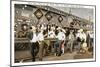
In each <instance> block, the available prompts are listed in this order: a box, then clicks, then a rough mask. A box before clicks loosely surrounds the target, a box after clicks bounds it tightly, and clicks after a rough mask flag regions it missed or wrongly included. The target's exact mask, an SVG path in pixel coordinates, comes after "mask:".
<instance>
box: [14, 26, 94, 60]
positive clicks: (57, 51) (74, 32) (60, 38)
mask: <svg viewBox="0 0 100 67" xmlns="http://www.w3.org/2000/svg"><path fill="white" fill-rule="evenodd" d="M27 27H28V25H26V24H24V25H23V26H22V29H23V30H22V31H19V32H17V34H18V35H15V36H16V37H19V38H20V37H25V36H26V37H27V38H28V39H29V40H30V51H31V55H32V61H35V60H36V55H38V57H39V60H40V61H42V60H43V49H44V43H45V38H50V39H55V41H54V43H53V47H54V55H55V56H61V55H62V54H64V53H65V47H66V48H67V49H69V51H70V53H72V52H73V51H74V49H73V48H76V50H77V53H80V52H83V53H86V52H89V48H93V37H94V36H93V31H87V30H83V29H73V28H65V27H60V26H56V25H55V24H52V25H45V24H41V25H37V26H31V27H28V29H27ZM23 31H24V32H23ZM21 32H23V34H22V33H21ZM15 33H16V32H15ZM50 45H51V44H50ZM75 45H77V47H76V46H75Z"/></svg>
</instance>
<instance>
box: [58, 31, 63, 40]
mask: <svg viewBox="0 0 100 67" xmlns="http://www.w3.org/2000/svg"><path fill="white" fill-rule="evenodd" d="M57 38H58V40H65V34H64V33H63V32H59V33H58V35H57Z"/></svg>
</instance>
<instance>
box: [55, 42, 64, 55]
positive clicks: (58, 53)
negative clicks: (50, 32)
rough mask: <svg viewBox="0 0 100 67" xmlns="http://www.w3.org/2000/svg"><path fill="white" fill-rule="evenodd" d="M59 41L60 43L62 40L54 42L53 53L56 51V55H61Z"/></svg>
mask: <svg viewBox="0 0 100 67" xmlns="http://www.w3.org/2000/svg"><path fill="white" fill-rule="evenodd" d="M61 43H62V40H57V41H56V42H55V43H54V49H55V53H56V55H58V56H60V55H61Z"/></svg>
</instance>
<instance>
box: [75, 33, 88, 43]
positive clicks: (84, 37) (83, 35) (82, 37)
mask: <svg viewBox="0 0 100 67" xmlns="http://www.w3.org/2000/svg"><path fill="white" fill-rule="evenodd" d="M77 37H79V38H80V39H84V40H85V41H86V34H85V33H77V35H76V38H77Z"/></svg>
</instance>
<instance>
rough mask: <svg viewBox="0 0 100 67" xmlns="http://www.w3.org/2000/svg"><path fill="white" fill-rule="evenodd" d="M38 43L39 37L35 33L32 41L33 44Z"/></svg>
mask: <svg viewBox="0 0 100 67" xmlns="http://www.w3.org/2000/svg"><path fill="white" fill-rule="evenodd" d="M37 41H38V38H37V35H36V33H33V38H32V40H31V42H37Z"/></svg>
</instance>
